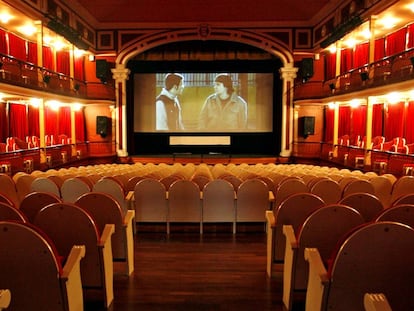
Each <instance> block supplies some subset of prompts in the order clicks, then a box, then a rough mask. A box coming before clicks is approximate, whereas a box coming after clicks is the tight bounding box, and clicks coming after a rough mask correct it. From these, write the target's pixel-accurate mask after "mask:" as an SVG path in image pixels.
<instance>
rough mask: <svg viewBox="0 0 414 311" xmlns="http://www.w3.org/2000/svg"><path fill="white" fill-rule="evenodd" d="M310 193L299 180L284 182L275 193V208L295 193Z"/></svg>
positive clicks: (288, 179) (290, 179) (293, 179)
mask: <svg viewBox="0 0 414 311" xmlns="http://www.w3.org/2000/svg"><path fill="white" fill-rule="evenodd" d="M304 192H309V188H308V186H306V184H305V183H304V182H303V181H302V180H301V179H299V178H287V179H284V180H282V181H281V182H280V183H279V184H278V186H277V188H276V193H275V203H274V204H275V206H278V205H279V204H280V203H282V202H283V201H284V200H285V199H286V198H287V197H289V196H290V195H292V194H295V193H304Z"/></svg>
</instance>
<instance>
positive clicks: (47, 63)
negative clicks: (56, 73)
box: [42, 46, 54, 70]
mask: <svg viewBox="0 0 414 311" xmlns="http://www.w3.org/2000/svg"><path fill="white" fill-rule="evenodd" d="M42 51H43V67H45V68H46V69H49V70H54V68H53V53H52V49H51V48H50V47H48V46H43V48H42Z"/></svg>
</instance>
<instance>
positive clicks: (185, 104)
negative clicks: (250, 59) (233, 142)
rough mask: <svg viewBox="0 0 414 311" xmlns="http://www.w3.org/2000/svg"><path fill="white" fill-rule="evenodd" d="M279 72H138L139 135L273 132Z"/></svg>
mask: <svg viewBox="0 0 414 311" xmlns="http://www.w3.org/2000/svg"><path fill="white" fill-rule="evenodd" d="M273 79H274V75H273V73H262V72H246V73H245V72H228V73H227V72H226V73H223V72H182V73H181V72H171V73H168V72H162V73H134V76H133V95H134V96H133V98H134V118H133V120H134V122H133V128H134V132H136V133H186V132H188V133H264V132H272V131H273V102H274V98H273V96H275V95H274V94H273V90H274V81H273Z"/></svg>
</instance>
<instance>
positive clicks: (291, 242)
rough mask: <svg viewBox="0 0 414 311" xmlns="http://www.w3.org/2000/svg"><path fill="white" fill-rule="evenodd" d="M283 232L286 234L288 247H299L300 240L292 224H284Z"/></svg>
mask: <svg viewBox="0 0 414 311" xmlns="http://www.w3.org/2000/svg"><path fill="white" fill-rule="evenodd" d="M283 234H284V235H285V236H286V247H288V246H289V247H290V248H298V240H297V239H296V236H295V232H294V230H293V227H292V225H284V226H283Z"/></svg>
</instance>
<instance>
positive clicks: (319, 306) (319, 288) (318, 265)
mask: <svg viewBox="0 0 414 311" xmlns="http://www.w3.org/2000/svg"><path fill="white" fill-rule="evenodd" d="M305 260H307V261H308V262H309V279H308V288H307V291H306V308H305V310H306V311H322V310H323V307H324V304H325V296H326V295H327V291H328V287H329V277H328V272H327V271H326V269H325V266H324V265H323V262H322V259H321V256H320V254H319V251H318V250H317V249H316V248H305Z"/></svg>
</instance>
